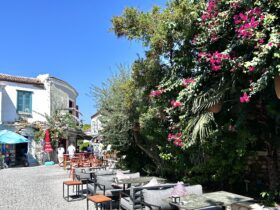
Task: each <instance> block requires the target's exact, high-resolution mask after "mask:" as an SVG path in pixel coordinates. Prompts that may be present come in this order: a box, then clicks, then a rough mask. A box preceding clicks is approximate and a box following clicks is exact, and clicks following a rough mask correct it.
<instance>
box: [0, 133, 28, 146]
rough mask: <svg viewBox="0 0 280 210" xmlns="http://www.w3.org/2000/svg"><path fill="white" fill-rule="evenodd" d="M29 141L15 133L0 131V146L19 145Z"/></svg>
mask: <svg viewBox="0 0 280 210" xmlns="http://www.w3.org/2000/svg"><path fill="white" fill-rule="evenodd" d="M27 142H29V140H28V139H27V138H25V137H24V136H22V135H19V134H17V133H15V132H12V131H8V130H2V131H0V144H19V143H27Z"/></svg>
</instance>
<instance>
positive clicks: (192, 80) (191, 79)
mask: <svg viewBox="0 0 280 210" xmlns="http://www.w3.org/2000/svg"><path fill="white" fill-rule="evenodd" d="M194 81H195V80H194V79H193V78H187V79H183V86H185V87H188V86H189V85H190V84H191V83H192V82H194Z"/></svg>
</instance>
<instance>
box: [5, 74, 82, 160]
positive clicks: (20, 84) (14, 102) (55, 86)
mask: <svg viewBox="0 0 280 210" xmlns="http://www.w3.org/2000/svg"><path fill="white" fill-rule="evenodd" d="M77 96H78V93H77V91H76V90H75V89H74V88H73V87H72V86H71V85H69V84H68V83H67V82H65V81H63V80H60V79H58V78H55V77H52V76H50V75H48V74H44V75H39V76H37V77H36V78H28V77H20V76H11V75H6V74H0V130H1V129H8V130H12V131H18V132H20V133H21V134H22V135H24V136H26V137H28V138H29V139H30V140H33V139H34V132H33V131H34V129H33V127H32V124H34V123H37V122H40V123H42V124H44V122H46V117H45V116H46V115H47V116H52V114H53V113H54V112H55V111H56V110H62V111H65V112H69V113H71V114H73V115H74V116H75V117H77V118H79V112H78V106H77V105H76V99H77ZM21 122H26V126H24V127H22V125H21ZM19 125H20V126H19ZM75 138H76V137H75V135H74V134H73V135H71V138H68V141H71V142H74V141H76V139H75ZM68 141H66V140H65V141H64V144H65V145H64V146H65V147H66V146H67V145H68ZM22 147H23V144H19V145H11V148H12V149H11V150H14V151H15V152H18V151H17V150H22V149H25V150H28V153H29V154H31V156H32V157H33V158H34V159H36V157H35V153H36V151H35V150H36V148H35V147H36V144H35V142H34V141H31V142H30V143H29V144H28V145H27V144H26V146H24V147H25V148H22Z"/></svg>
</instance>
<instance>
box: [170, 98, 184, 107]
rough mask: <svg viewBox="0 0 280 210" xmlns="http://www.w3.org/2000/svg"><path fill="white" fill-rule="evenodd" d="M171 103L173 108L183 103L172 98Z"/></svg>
mask: <svg viewBox="0 0 280 210" xmlns="http://www.w3.org/2000/svg"><path fill="white" fill-rule="evenodd" d="M170 103H171V105H172V107H173V108H177V107H180V106H182V105H183V104H182V103H181V102H180V101H175V100H172V101H171V102H170Z"/></svg>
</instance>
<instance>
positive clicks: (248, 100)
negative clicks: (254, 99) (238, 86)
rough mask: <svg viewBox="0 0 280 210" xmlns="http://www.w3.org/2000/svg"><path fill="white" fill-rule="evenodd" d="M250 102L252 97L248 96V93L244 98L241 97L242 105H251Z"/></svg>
mask: <svg viewBox="0 0 280 210" xmlns="http://www.w3.org/2000/svg"><path fill="white" fill-rule="evenodd" d="M249 102H250V96H248V95H247V93H244V94H243V96H241V97H240V103H249Z"/></svg>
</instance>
